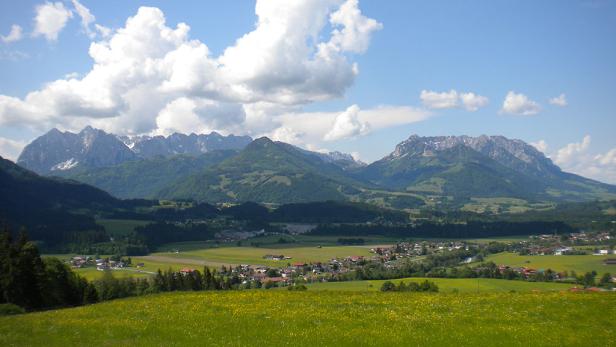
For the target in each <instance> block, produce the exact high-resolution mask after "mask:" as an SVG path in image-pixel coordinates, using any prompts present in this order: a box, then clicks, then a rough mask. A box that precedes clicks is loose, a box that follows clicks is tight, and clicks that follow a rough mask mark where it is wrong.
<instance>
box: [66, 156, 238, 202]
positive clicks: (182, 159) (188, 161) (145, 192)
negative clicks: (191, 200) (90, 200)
mask: <svg viewBox="0 0 616 347" xmlns="http://www.w3.org/2000/svg"><path fill="white" fill-rule="evenodd" d="M235 154H237V151H234V150H217V151H212V152H207V153H204V154H200V155H178V156H173V157H163V156H158V157H154V158H150V159H144V160H136V161H127V162H124V163H122V164H119V165H115V166H108V167H104V168H95V169H92V168H89V169H88V168H85V169H84V168H77V169H76V170H75V171H73V170H69V171H66V172H60V173H61V174H62V175H63V176H65V177H70V178H72V179H75V180H78V181H80V182H84V183H87V184H90V185H93V186H95V187H98V188H100V189H103V190H105V191H107V192H109V193H111V194H113V195H114V196H116V197H119V198H152V197H154V196H155V195H156V193H157V192H158V191H160V190H161V189H163V188H165V187H167V186H169V185H170V184H171V183H172V182H174V181H177V180H181V179H184V178H186V177H188V176H190V175H192V174H196V173H198V172H201V171H202V170H203V169H205V168H207V167H209V166H212V165H216V164H218V163H220V162H222V161H223V160H225V159H227V158H229V157H231V156H233V155H235Z"/></svg>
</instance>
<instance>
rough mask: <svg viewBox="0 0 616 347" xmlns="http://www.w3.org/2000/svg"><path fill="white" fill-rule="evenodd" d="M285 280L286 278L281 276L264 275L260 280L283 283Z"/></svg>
mask: <svg viewBox="0 0 616 347" xmlns="http://www.w3.org/2000/svg"><path fill="white" fill-rule="evenodd" d="M287 280H288V279H287V278H283V277H265V278H264V279H263V281H262V282H274V283H285V282H287Z"/></svg>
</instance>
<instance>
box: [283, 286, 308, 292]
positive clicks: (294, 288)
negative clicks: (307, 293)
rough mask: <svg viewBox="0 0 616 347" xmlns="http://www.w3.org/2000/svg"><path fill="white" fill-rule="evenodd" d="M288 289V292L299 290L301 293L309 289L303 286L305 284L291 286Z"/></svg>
mask: <svg viewBox="0 0 616 347" xmlns="http://www.w3.org/2000/svg"><path fill="white" fill-rule="evenodd" d="M287 289H288V290H299V291H304V290H308V287H306V286H305V285H303V284H295V285H292V286H289V287H288V288H287Z"/></svg>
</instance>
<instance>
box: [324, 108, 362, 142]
mask: <svg viewBox="0 0 616 347" xmlns="http://www.w3.org/2000/svg"><path fill="white" fill-rule="evenodd" d="M358 116H359V107H358V106H357V105H352V106H349V108H347V109H346V110H345V111H344V112H342V113H341V114H339V115H338V116H337V117H336V120H335V121H334V126H333V127H332V129H331V130H330V131H329V132H328V133H327V134H325V136H324V137H323V139H324V140H325V141H336V140H340V139H346V138H350V137H355V136H359V135H363V134H365V133H367V132H368V130H369V129H370V125H369V124H368V123H367V122H362V121H361V120H360V119H359V117H358Z"/></svg>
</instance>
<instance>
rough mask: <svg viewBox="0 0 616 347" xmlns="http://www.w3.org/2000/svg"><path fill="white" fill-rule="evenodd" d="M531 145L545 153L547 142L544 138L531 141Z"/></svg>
mask: <svg viewBox="0 0 616 347" xmlns="http://www.w3.org/2000/svg"><path fill="white" fill-rule="evenodd" d="M530 145H531V146H533V147H535V148H536V149H537V150H538V151H539V152H542V153H544V154H545V153H547V151H548V143H547V142H546V141H545V140H539V141H537V142H531V143H530Z"/></svg>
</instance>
